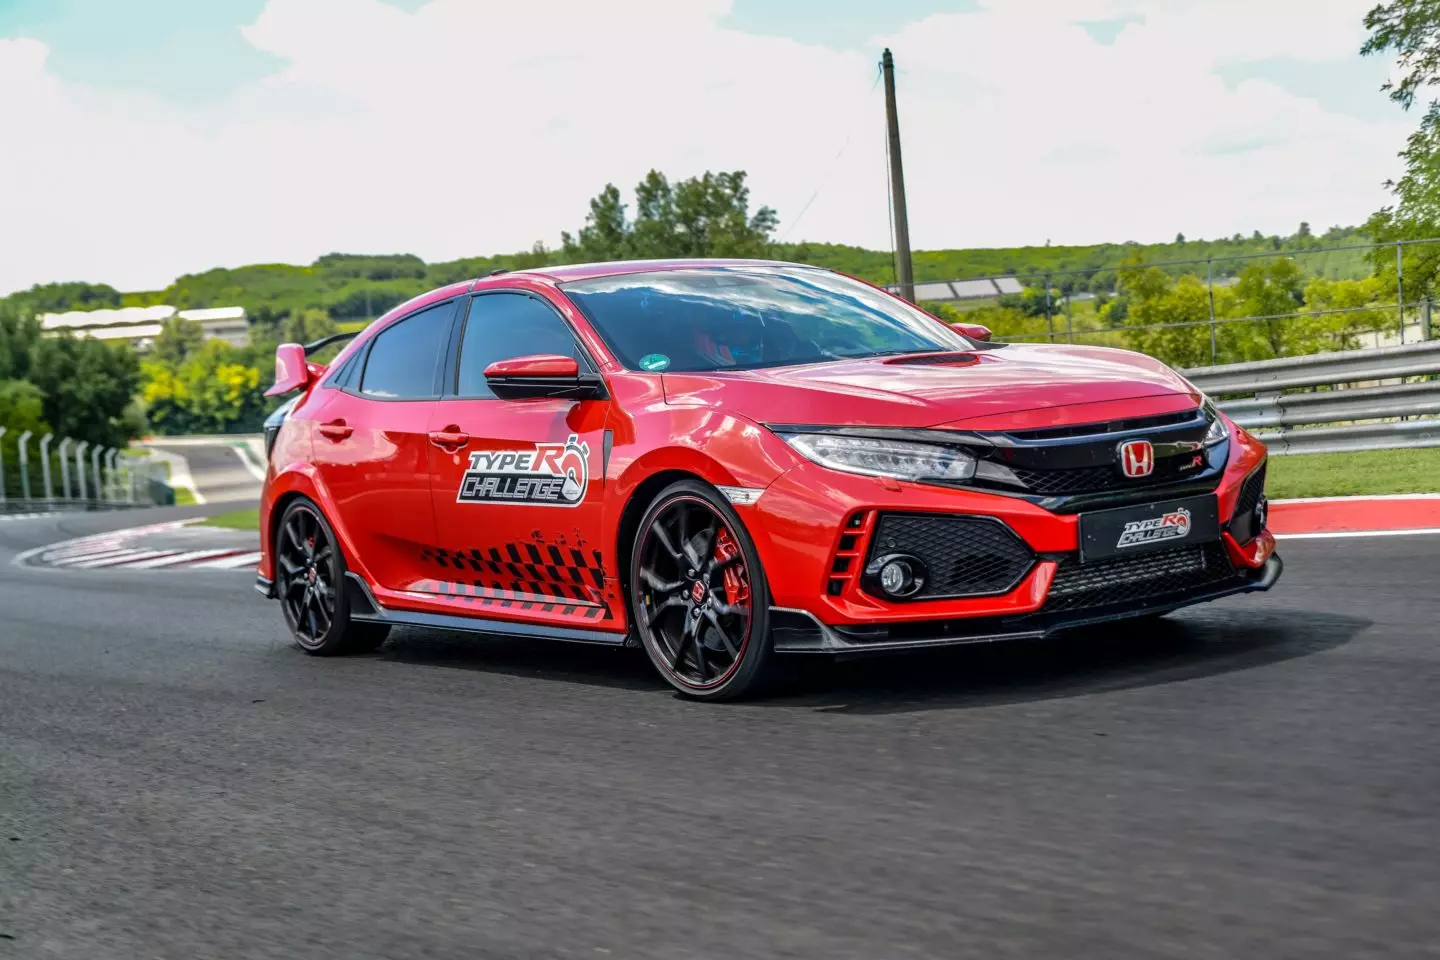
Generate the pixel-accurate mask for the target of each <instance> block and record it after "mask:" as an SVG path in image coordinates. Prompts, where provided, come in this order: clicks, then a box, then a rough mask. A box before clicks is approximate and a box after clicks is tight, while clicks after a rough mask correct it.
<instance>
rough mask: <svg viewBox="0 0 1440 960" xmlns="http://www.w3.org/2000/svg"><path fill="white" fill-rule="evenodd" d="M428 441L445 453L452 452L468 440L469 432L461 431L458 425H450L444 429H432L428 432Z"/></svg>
mask: <svg viewBox="0 0 1440 960" xmlns="http://www.w3.org/2000/svg"><path fill="white" fill-rule="evenodd" d="M430 442H431V443H433V444H435V446H437V447H439V448H440V449H441V450H444V451H445V452H446V453H454V452H455V451H456V450H459V449H460V448H461V447H463V446H465V444H467V443H469V442H470V434H468V433H461V432H460V429H459V428H458V427H451V428H449V429H446V430H432V431H431V432H430Z"/></svg>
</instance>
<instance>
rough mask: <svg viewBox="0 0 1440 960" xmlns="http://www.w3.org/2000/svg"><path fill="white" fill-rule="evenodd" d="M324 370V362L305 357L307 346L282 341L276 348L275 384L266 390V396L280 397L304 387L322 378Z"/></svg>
mask: <svg viewBox="0 0 1440 960" xmlns="http://www.w3.org/2000/svg"><path fill="white" fill-rule="evenodd" d="M324 372H325V367H324V365H323V364H319V363H311V362H310V361H308V360H306V359H305V348H304V347H302V346H300V344H298V343H282V344H280V346H278V347H276V348H275V384H274V386H272V387H271V388H270V389H269V390H266V391H265V396H267V397H278V396H280V395H281V394H283V393H290V392H292V391H294V390H300V389H303V388H304V387H305V386H307V385H308V384H310V383H313V382H314V381H316V380H318V379H320V376H321V374H323V373H324Z"/></svg>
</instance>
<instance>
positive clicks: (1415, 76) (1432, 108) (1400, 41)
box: [1360, 0, 1440, 296]
mask: <svg viewBox="0 0 1440 960" xmlns="http://www.w3.org/2000/svg"><path fill="white" fill-rule="evenodd" d="M1365 29H1367V30H1369V31H1370V36H1369V37H1368V38H1367V39H1366V40H1365V44H1364V46H1362V47H1361V48H1360V52H1361V53H1362V54H1365V55H1367V56H1368V55H1370V54H1380V53H1386V52H1393V53H1395V54H1396V57H1397V67H1396V70H1397V73H1396V76H1395V77H1392V78H1391V79H1389V80H1387V81H1386V82H1385V83H1384V84H1383V85H1382V86H1381V88H1380V89H1381V90H1384V91H1385V92H1386V93H1388V94H1389V96H1390V99H1391V100H1393V101H1395V102H1396V103H1398V104H1400V106H1401V107H1402V108H1403V109H1405V110H1409V109H1410V108H1411V107H1412V106H1413V105H1414V103H1415V98H1416V96H1417V94H1419V92H1420V91H1421V89H1422V88H1425V87H1431V86H1434V85H1436V84H1437V83H1440V0H1391V2H1390V3H1383V4H1380V5H1379V6H1376V7H1374V8H1373V9H1371V11H1370V12H1369V13H1367V14H1366V15H1365ZM1400 158H1401V160H1403V161H1404V165H1405V173H1404V174H1403V175H1402V176H1401V177H1400V179H1399V180H1390V181H1387V182H1386V184H1385V186H1386V187H1387V188H1388V189H1389V190H1390V192H1391V194H1392V195H1393V196H1394V197H1395V203H1394V204H1393V205H1391V206H1386V207H1382V208H1381V209H1380V210H1378V211H1377V212H1376V213H1375V214H1374V215H1373V216H1372V217H1371V218H1370V219H1369V221H1367V222H1366V224H1365V228H1366V231H1367V232H1368V233H1370V235H1371V236H1372V237H1373V238H1374V239H1375V240H1376V241H1377V242H1379V243H1389V242H1391V241H1399V240H1408V239H1421V238H1424V237H1433V236H1437V235H1440V101H1435V100H1432V101H1431V102H1430V104H1429V106H1428V108H1427V109H1426V111H1425V116H1424V117H1423V118H1421V120H1420V126H1419V129H1417V130H1416V131H1415V132H1414V133H1413V134H1411V135H1410V138H1409V139H1408V140H1407V141H1406V143H1405V149H1404V150H1402V151H1401V152H1400ZM1430 247H1431V245H1420V244H1417V245H1415V246H1412V247H1410V248H1408V249H1406V250H1405V254H1404V256H1405V263H1404V271H1405V283H1406V286H1407V287H1408V288H1409V290H1410V291H1412V292H1414V293H1415V294H1417V295H1423V296H1430V295H1431V294H1432V293H1434V290H1435V286H1436V278H1437V274H1440V251H1436V250H1432V249H1430ZM1370 258H1371V265H1372V266H1373V267H1374V270H1375V273H1376V274H1377V275H1379V276H1381V277H1383V278H1385V279H1386V280H1388V281H1390V282H1392V283H1393V278H1394V277H1395V262H1394V261H1395V253H1394V250H1393V249H1387V248H1385V247H1377V248H1376V249H1374V250H1372V251H1371V254H1370Z"/></svg>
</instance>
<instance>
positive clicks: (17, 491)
mask: <svg viewBox="0 0 1440 960" xmlns="http://www.w3.org/2000/svg"><path fill="white" fill-rule="evenodd" d="M32 441H34V443H33V445H32ZM164 469H165V467H164V464H161V463H157V462H152V461H150V460H149V459H148V458H146V457H143V456H136V455H134V454H133V453H131V452H129V451H126V450H121V449H119V448H117V447H104V446H100V445H98V444H94V445H92V444H89V443H86V442H85V441H78V442H77V441H75V440H73V439H72V438H70V437H60V438H59V440H58V442H56V437H55V435H54V434H53V433H47V434H45V435H44V436H43V437H38V438H37V437H36V436H35V434H34V432H33V431H30V430H25V431H22V432H18V433H17V432H15V431H12V430H11V429H10V428H8V427H5V426H0V514H4V513H22V512H23V513H30V512H44V511H51V510H95V509H111V508H122V507H130V506H151V505H157V504H168V503H173V502H174V494H173V492H172V491H171V489H170V486H169V485H168V484H167V483H166V482H165V481H166V479H167V478H166V475H165V473H164Z"/></svg>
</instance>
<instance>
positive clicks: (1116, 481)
mask: <svg viewBox="0 0 1440 960" xmlns="http://www.w3.org/2000/svg"><path fill="white" fill-rule="evenodd" d="M1194 457H1195V455H1194V454H1181V455H1180V456H1178V457H1166V458H1164V459H1163V460H1156V461H1155V470H1154V472H1152V473H1151V474H1150V476H1148V477H1141V478H1139V479H1137V480H1132V479H1131V478H1129V477H1127V476H1125V475H1124V474H1123V473H1121V472H1120V467H1119V464H1118V463H1117V464H1116V465H1114V466H1111V465H1108V464H1107V465H1104V466H1099V467H1074V468H1071V469H1068V470H1029V469H1026V468H1024V467H1011V468H1010V469H1011V471H1012V472H1013V473H1014V474H1015V476H1016V477H1017V478H1018V479H1019V480H1020V482H1021V483H1023V484H1024V485H1025V488H1026V489H1027V490H1030V491H1033V492H1034V493H1038V494H1042V495H1044V496H1047V497H1050V496H1063V495H1065V494H1071V493H1102V492H1106V491H1110V490H1133V489H1136V488H1143V487H1149V486H1154V485H1155V484H1161V483H1174V482H1175V481H1177V480H1179V479H1181V478H1182V477H1184V476H1186V474H1187V473H1195V472H1196V471H1195V470H1193V469H1191V470H1188V471H1182V470H1181V467H1185V466H1188V465H1190V464H1191V463H1193V462H1194Z"/></svg>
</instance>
